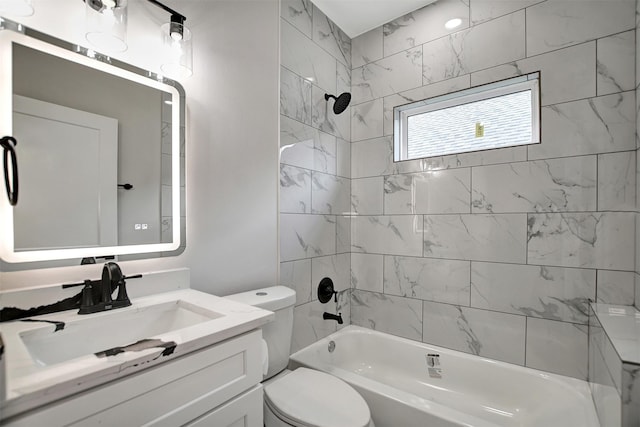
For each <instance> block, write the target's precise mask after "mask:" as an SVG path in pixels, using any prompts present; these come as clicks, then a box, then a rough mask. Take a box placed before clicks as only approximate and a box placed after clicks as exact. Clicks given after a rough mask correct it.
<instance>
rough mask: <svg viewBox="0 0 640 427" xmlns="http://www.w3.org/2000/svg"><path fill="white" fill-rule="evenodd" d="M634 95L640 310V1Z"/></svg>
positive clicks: (639, 5) (639, 1) (639, 4)
mask: <svg viewBox="0 0 640 427" xmlns="http://www.w3.org/2000/svg"><path fill="white" fill-rule="evenodd" d="M635 36H636V37H635V42H636V43H635V69H636V73H635V79H634V81H635V94H636V104H635V107H636V205H635V212H636V233H635V236H636V268H635V274H634V282H635V306H636V308H637V309H638V310H640V0H636V34H635Z"/></svg>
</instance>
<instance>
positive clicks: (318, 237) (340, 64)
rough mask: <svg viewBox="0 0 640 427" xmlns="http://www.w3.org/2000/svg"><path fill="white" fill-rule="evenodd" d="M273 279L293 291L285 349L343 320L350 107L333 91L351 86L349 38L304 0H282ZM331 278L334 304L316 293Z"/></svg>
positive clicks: (348, 280)
mask: <svg viewBox="0 0 640 427" xmlns="http://www.w3.org/2000/svg"><path fill="white" fill-rule="evenodd" d="M280 45H281V73H280V261H281V263H280V282H281V284H283V285H285V286H289V287H291V288H293V289H295V290H296V294H297V301H296V307H295V309H294V336H293V344H292V349H291V350H292V351H296V350H298V349H300V348H302V347H305V346H307V345H309V344H311V343H313V342H314V341H316V340H318V339H320V338H323V337H325V336H327V335H329V334H331V333H333V332H335V331H336V330H337V328H338V325H337V323H336V322H335V321H333V320H323V319H322V313H323V312H325V311H328V312H331V313H336V312H341V313H342V317H343V319H344V320H345V324H348V323H349V319H350V317H351V316H350V313H349V303H350V293H351V291H350V287H351V274H350V269H351V256H350V252H351V247H350V226H351V223H350V221H349V212H350V209H351V180H350V176H351V147H350V141H351V112H350V109H347V111H345V112H344V113H342V114H341V115H335V114H334V113H333V110H332V107H333V101H332V100H331V101H329V102H327V101H325V99H324V94H325V93H329V94H333V95H337V94H340V93H342V92H348V91H350V90H351V40H350V39H349V37H347V36H346V35H345V34H344V33H343V32H342V31H341V30H340V29H339V28H338V27H337V26H336V25H335V24H334V23H333V22H331V21H330V20H329V19H327V17H326V16H325V15H324V14H323V13H322V11H320V10H319V9H318V8H317V7H315V6H314V5H313V4H312V3H311V1H310V0H282V1H281V33H280ZM323 277H330V278H331V279H332V280H333V282H334V285H335V288H336V290H338V291H339V292H340V293H339V296H338V303H337V304H336V303H334V302H333V301H331V302H330V303H327V304H325V305H323V304H320V303H319V302H318V300H317V285H318V283H319V282H320V280H321V279H322V278H323Z"/></svg>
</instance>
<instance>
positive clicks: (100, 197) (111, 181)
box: [0, 20, 184, 270]
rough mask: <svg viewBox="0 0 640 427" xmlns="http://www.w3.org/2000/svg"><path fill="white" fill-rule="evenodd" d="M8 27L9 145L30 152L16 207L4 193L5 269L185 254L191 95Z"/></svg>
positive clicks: (4, 69) (5, 114) (3, 39)
mask: <svg viewBox="0 0 640 427" xmlns="http://www.w3.org/2000/svg"><path fill="white" fill-rule="evenodd" d="M1 27H2V28H1V29H0V58H1V61H0V136H5V135H10V136H13V137H15V138H16V140H17V141H18V143H17V146H16V153H17V158H18V171H19V196H18V204H17V205H16V206H15V207H12V206H10V204H9V203H8V200H7V197H6V195H5V194H4V183H2V185H1V186H0V190H1V193H0V258H1V259H2V260H3V261H4V262H5V263H3V270H4V269H6V266H7V265H9V264H7V263H18V265H23V263H27V264H24V268H33V267H32V266H31V265H32V263H33V262H36V261H37V262H40V263H41V262H45V264H44V265H59V264H56V263H55V262H54V263H53V264H51V262H52V261H55V260H63V259H65V260H73V261H72V262H71V263H72V264H79V263H80V261H79V260H80V259H81V258H87V259H89V260H91V259H93V258H95V257H104V256H109V257H110V256H118V257H119V258H118V259H120V260H123V259H131V258H139V257H144V256H145V255H141V254H148V255H147V256H154V257H155V256H164V255H169V254H176V253H179V252H180V251H181V250H182V249H183V248H184V229H183V230H182V232H181V224H182V225H183V224H184V202H182V203H181V194H182V195H184V90H183V89H182V87H181V86H180V85H179V84H178V83H177V82H175V81H172V80H169V79H166V78H163V77H162V76H158V75H156V74H153V73H149V72H146V71H144V70H141V69H138V68H135V67H133V66H130V65H128V64H124V63H122V62H119V61H116V60H114V59H112V58H108V57H105V56H102V55H100V54H97V53H94V52H92V51H90V50H87V49H84V48H81V47H78V46H75V45H71V44H68V43H66V42H64V41H60V40H58V39H53V38H51V37H48V36H46V35H44V34H42V33H39V32H36V31H33V30H30V29H27V28H25V27H23V26H21V25H19V24H14V23H12V22H10V21H6V20H2V24H1ZM2 167H3V166H2V164H1V162H0V168H2ZM1 177H2V176H1V175H0V178H1ZM182 197H184V196H182ZM176 251H177V252H176ZM76 261H77V262H76ZM97 262H102V260H100V259H98V261H97ZM8 269H11V268H8Z"/></svg>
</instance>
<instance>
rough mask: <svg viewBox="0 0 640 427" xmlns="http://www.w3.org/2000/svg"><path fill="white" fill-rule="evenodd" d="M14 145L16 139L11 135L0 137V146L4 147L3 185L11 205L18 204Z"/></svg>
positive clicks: (16, 164)
mask: <svg viewBox="0 0 640 427" xmlns="http://www.w3.org/2000/svg"><path fill="white" fill-rule="evenodd" d="M16 145H18V141H16V139H15V138H14V137H12V136H5V137H3V138H2V139H0V146H2V148H4V186H5V189H6V190H7V197H8V198H9V204H10V205H11V206H15V205H17V204H18V159H17V158H16V150H15V148H14V147H15V146H16ZM9 156H11V180H9ZM12 187H13V188H12Z"/></svg>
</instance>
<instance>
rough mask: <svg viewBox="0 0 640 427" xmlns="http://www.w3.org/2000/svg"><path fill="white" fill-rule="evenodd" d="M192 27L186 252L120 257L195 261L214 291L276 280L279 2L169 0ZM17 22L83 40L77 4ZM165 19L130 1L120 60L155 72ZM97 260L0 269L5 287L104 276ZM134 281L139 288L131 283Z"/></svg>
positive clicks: (64, 0)
mask: <svg viewBox="0 0 640 427" xmlns="http://www.w3.org/2000/svg"><path fill="white" fill-rule="evenodd" d="M166 4H167V5H169V6H170V7H173V8H175V9H176V10H178V11H179V12H181V13H183V14H184V15H185V16H187V22H186V23H187V24H188V26H189V27H190V28H191V30H192V31H193V39H194V51H193V52H194V53H193V55H194V61H193V62H194V75H193V76H192V77H191V78H189V79H186V80H184V81H183V82H182V83H183V85H184V87H185V90H186V93H187V143H186V144H187V158H186V164H187V194H186V198H187V249H186V250H185V252H184V253H183V254H182V255H180V256H177V257H169V258H162V259H149V260H141V261H130V262H122V263H121V267H122V269H123V271H124V272H125V274H136V273H139V272H142V273H143V272H148V271H158V270H165V269H170V268H178V267H189V268H190V269H191V277H192V286H193V287H194V288H197V289H200V290H203V291H207V292H210V293H214V294H219V295H224V294H228V293H231V292H237V291H242V290H248V289H250V288H256V287H258V286H266V285H271V284H275V283H277V280H278V236H277V228H278V226H277V223H278V204H277V200H278V198H277V194H278V189H277V188H278V187H277V185H278V96H279V95H278V80H279V74H278V73H279V54H278V31H279V6H278V1H277V0H253V1H251V0H229V1H217V0H200V1H195V0H194V1H177V0H174V1H167V2H166ZM34 5H35V9H36V13H35V14H34V16H32V17H28V18H21V19H20V22H22V23H23V24H25V25H28V26H30V27H32V28H35V29H38V30H39V31H42V32H45V33H48V34H51V35H53V36H56V37H59V38H64V39H66V40H69V41H72V42H76V43H79V44H82V45H86V44H87V43H85V42H84V40H83V25H84V6H83V4H82V2H80V1H78V0H60V1H56V2H51V1H50V0H40V1H38V0H35V1H34ZM166 20H168V15H167V14H166V13H164V12H163V11H161V10H160V9H157V8H155V7H153V6H152V5H150V4H148V3H147V2H145V1H142V0H132V1H130V12H129V36H128V42H129V48H128V50H127V51H126V52H124V53H123V54H120V55H114V57H116V58H118V59H121V60H124V61H127V62H129V63H132V64H134V65H137V66H140V67H143V68H147V69H151V70H155V69H156V68H157V65H158V58H157V56H156V55H155V52H157V51H158V49H157V46H158V44H157V43H158V40H159V38H160V37H159V26H160V24H162V23H163V22H164V21H166ZM100 268H101V266H100V265H94V266H77V267H64V268H57V269H40V270H29V271H23V272H15V273H6V272H5V273H3V272H0V290H8V289H18V288H25V287H32V286H42V285H47V284H53V283H61V282H69V281H74V280H81V279H84V278H88V277H91V278H93V277H98V275H99V272H100ZM132 286H133V284H132Z"/></svg>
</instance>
